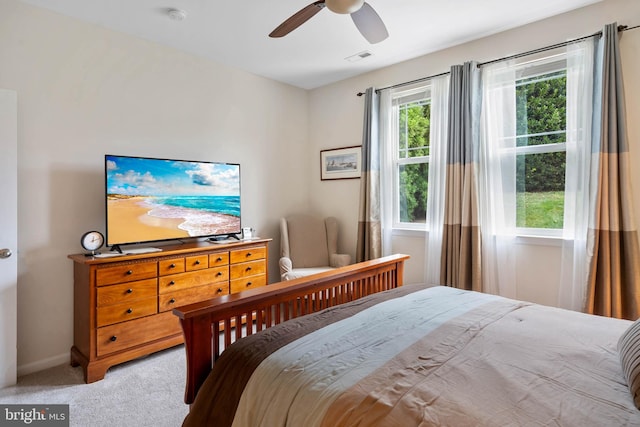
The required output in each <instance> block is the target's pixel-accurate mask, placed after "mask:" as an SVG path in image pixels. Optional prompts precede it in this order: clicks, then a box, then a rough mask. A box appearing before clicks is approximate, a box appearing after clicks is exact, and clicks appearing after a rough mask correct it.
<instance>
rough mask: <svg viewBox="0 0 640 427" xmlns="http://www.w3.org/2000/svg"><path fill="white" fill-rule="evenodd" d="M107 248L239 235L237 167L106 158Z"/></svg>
mask: <svg viewBox="0 0 640 427" xmlns="http://www.w3.org/2000/svg"><path fill="white" fill-rule="evenodd" d="M105 161H106V165H105V166H106V167H105V169H106V188H107V235H108V236H107V238H108V244H110V245H114V244H123V243H134V242H147V241H157V240H168V239H179V238H187V237H199V236H209V235H216V234H229V233H238V232H239V231H240V167H239V165H233V164H223V163H207V162H190V161H177V160H161V159H147V158H136V157H120V156H106V159H105Z"/></svg>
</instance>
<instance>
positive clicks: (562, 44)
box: [356, 25, 640, 96]
mask: <svg viewBox="0 0 640 427" xmlns="http://www.w3.org/2000/svg"><path fill="white" fill-rule="evenodd" d="M636 28H640V25H636V26H634V27H629V26H627V25H618V31H628V30H634V29H636ZM601 35H602V31H598V32H597V33H593V34H591V35H588V36H584V37H580V38H577V39H573V40H568V41H566V42H561V43H556V44H553V45H550V46H545V47H541V48H538V49H533V50H529V51H526V52H522V53H516V54H515V55H509V56H504V57H502V58H498V59H492V60H490V61H486V62H480V63H478V67H482V66H483V65H488V64H493V63H496V62H500V61H505V60H507V59H516V58H521V57H523V56H527V55H533V54H534V53H540V52H545V51H547V50H552V49H556V48H559V47H563V46H567V45H570V44H571V43H575V42H579V41H582V40H586V39H588V38H590V37H598V36H601ZM449 73H450V72H449V71H445V72H443V73H439V74H434V75H431V76H427V77H420V78H418V79H415V80H411V81H408V82H402V83H397V84H395V85H391V86H387V87H383V88H380V89H376V92H379V91H381V90H385V89H395V88H397V87H402V86H408V85H410V84H413V83H419V82H422V81H425V80H430V79H433V78H436V77H440V76H446V75H447V74H449ZM364 94H365V93H364V92H358V93H357V94H356V95H358V96H362V95H364Z"/></svg>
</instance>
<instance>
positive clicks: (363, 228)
mask: <svg viewBox="0 0 640 427" xmlns="http://www.w3.org/2000/svg"><path fill="white" fill-rule="evenodd" d="M362 134H363V136H362V175H361V177H360V209H359V214H358V241H357V244H356V261H357V262H361V261H368V260H370V259H375V258H380V257H381V256H382V226H381V225H382V223H381V221H380V147H379V138H378V95H377V94H376V91H375V90H374V89H373V88H368V89H367V91H366V93H365V107H364V129H363V133H362Z"/></svg>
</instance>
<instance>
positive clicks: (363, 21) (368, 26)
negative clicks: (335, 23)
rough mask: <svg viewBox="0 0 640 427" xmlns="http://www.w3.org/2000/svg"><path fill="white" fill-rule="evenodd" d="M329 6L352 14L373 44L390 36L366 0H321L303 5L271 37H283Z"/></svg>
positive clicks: (333, 10)
mask: <svg viewBox="0 0 640 427" xmlns="http://www.w3.org/2000/svg"><path fill="white" fill-rule="evenodd" d="M325 7H327V8H328V9H329V10H330V11H332V12H334V13H340V14H347V13H349V14H350V15H351V19H353V23H354V24H356V28H358V31H360V33H361V34H362V35H363V36H364V38H365V39H367V41H368V42H369V43H371V44H374V43H379V42H381V41H382V40H384V39H386V38H387V37H389V33H388V32H387V27H385V25H384V23H383V22H382V19H380V16H378V14H377V13H376V11H375V10H373V8H372V7H371V6H370V5H369V3H367V2H366V1H364V0H319V1H315V2H313V3H311V4H310V5H308V6H306V7H303V8H302V9H300V10H299V11H298V12H296V13H294V14H293V15H292V16H291V17H289V18H288V19H287V20H285V21H284V22H283V23H282V24H280V25H279V26H278V27H277V28H276V29H275V30H273V31H272V32H271V34H269V37H283V36H286V35H287V34H289V33H290V32H291V31H293V30H295V29H296V28H298V27H299V26H300V25H302V24H304V23H305V22H307V21H308V20H309V19H311V18H312V17H313V16H314V15H315V14H316V13H318V12H320V11H321V10H322V9H324V8H325Z"/></svg>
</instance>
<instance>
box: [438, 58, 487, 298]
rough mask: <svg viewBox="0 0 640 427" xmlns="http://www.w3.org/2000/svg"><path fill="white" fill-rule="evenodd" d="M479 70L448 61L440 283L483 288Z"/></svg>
mask: <svg viewBox="0 0 640 427" xmlns="http://www.w3.org/2000/svg"><path fill="white" fill-rule="evenodd" d="M479 86H480V85H479V71H478V67H477V65H476V64H475V63H473V62H466V63H465V64H464V65H454V66H453V67H451V75H450V83H449V125H448V138H447V139H448V141H447V178H446V192H445V212H444V227H443V231H442V260H441V269H440V283H442V284H444V285H447V286H452V287H456V288H460V289H468V290H474V291H482V290H483V289H482V278H481V267H480V266H481V258H480V256H481V255H480V246H481V241H480V228H479V227H478V223H479V221H478V186H477V182H476V172H477V168H478V161H477V159H478V155H477V153H478V126H477V123H478V118H479V116H480V114H479V112H480V110H479V108H480V95H479Z"/></svg>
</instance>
